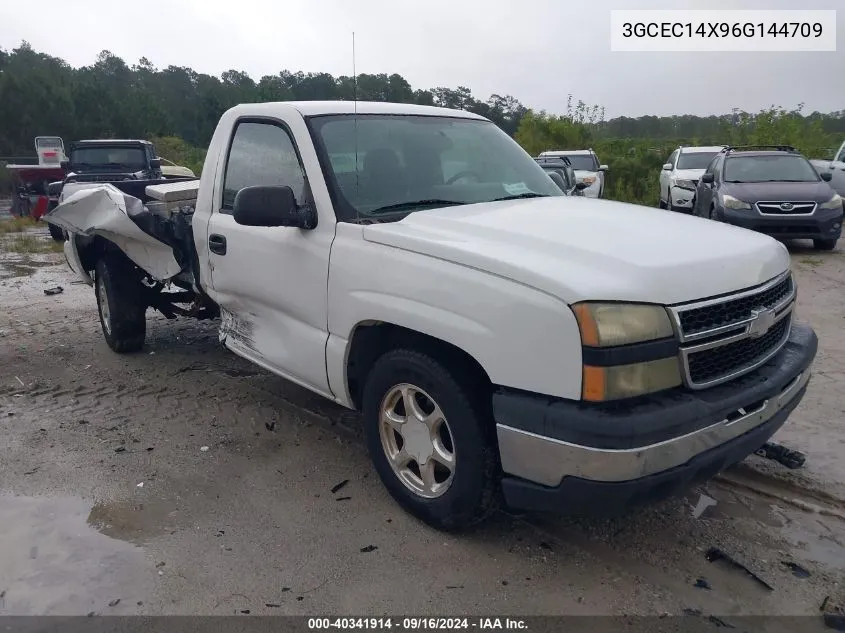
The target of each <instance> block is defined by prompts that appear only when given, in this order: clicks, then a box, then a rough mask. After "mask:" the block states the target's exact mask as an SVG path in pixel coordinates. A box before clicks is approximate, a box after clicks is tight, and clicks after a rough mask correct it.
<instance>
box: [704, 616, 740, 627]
mask: <svg viewBox="0 0 845 633" xmlns="http://www.w3.org/2000/svg"><path fill="white" fill-rule="evenodd" d="M707 621H708V622H710V623H711V624H715V625H716V626H717V627H719V628H725V629H735V628H736V627H735V626H734V625H733V624H728V623H727V622H725V621H724V620H723V619H722V618H717V617H716V616H715V615H709V616H707Z"/></svg>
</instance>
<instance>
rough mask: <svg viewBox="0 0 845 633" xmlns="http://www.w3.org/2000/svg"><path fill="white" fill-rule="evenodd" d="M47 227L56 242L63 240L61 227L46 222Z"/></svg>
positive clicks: (63, 235)
mask: <svg viewBox="0 0 845 633" xmlns="http://www.w3.org/2000/svg"><path fill="white" fill-rule="evenodd" d="M47 229H48V230H49V231H50V237H52V238H53V239H54V240H55V241H56V242H64V241H65V232H64V230H63V229H62V228H61V227H58V226H56V225H55V224H50V223H49V222H48V223H47Z"/></svg>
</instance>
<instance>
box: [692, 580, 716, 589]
mask: <svg viewBox="0 0 845 633" xmlns="http://www.w3.org/2000/svg"><path fill="white" fill-rule="evenodd" d="M693 587H695V588H696V589H706V590H707V591H710V590H711V589H713V587H711V586H710V583H709V582H707V581H706V580H704V578H697V579H696V581H695V583H694V584H693Z"/></svg>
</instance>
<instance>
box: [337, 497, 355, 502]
mask: <svg viewBox="0 0 845 633" xmlns="http://www.w3.org/2000/svg"><path fill="white" fill-rule="evenodd" d="M351 498H352V497H338V498H337V499H335V501H349V500H350V499H351Z"/></svg>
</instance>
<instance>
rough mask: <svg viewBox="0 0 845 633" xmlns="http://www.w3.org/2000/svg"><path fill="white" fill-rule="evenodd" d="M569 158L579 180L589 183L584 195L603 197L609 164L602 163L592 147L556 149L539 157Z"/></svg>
mask: <svg viewBox="0 0 845 633" xmlns="http://www.w3.org/2000/svg"><path fill="white" fill-rule="evenodd" d="M552 157H558V158H567V159H568V160H569V162H570V163H571V164H572V168H573V169H574V170H575V175H576V176H577V178H578V182H583V183H585V184H586V185H587V187H586V188H585V189H584V196H585V197H587V198H601V197H602V196H604V179H605V174H606V173H607V165H602V164H601V162H600V161H599V157H598V156H596V153H595V152H594V151H593V150H592V149H577V150H554V151H548V152H542V153H541V154H540V156H539V158H552Z"/></svg>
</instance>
